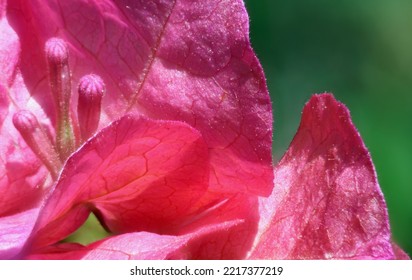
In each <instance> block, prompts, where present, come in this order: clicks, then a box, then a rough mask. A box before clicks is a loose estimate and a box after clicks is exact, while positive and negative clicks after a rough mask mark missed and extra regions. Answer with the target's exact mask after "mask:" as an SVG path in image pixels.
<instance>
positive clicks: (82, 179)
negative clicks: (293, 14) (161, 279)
mask: <svg viewBox="0 0 412 280" xmlns="http://www.w3.org/2000/svg"><path fill="white" fill-rule="evenodd" d="M0 15H1V19H0V30H1V33H0V68H1V75H0V81H1V83H0V130H1V135H0V143H1V144H0V149H1V161H0V175H1V177H0V178H1V179H0V258H3V259H242V258H251V259H258V258H259V259H280V258H287V259H294V258H297V259H311V258H316V259H393V258H397V257H398V258H407V256H406V254H404V253H403V252H402V250H401V249H400V248H399V247H397V246H396V245H392V243H391V239H390V229H389V224H388V216H387V210H386V205H385V202H384V199H383V195H382V193H381V191H380V188H379V185H378V183H377V180H376V174H375V171H374V168H373V165H372V162H371V159H370V156H369V154H368V152H367V150H366V148H365V146H364V144H363V143H362V140H361V138H360V136H359V134H358V132H357V131H356V129H355V128H354V126H353V124H352V122H351V120H350V116H349V112H348V110H347V109H346V107H345V106H344V105H342V104H340V103H339V102H337V101H336V100H335V99H334V98H333V97H332V96H331V95H329V94H322V95H315V96H314V97H312V99H311V100H310V101H309V102H308V104H307V105H306V106H305V109H304V112H303V116H302V122H301V126H300V128H299V130H298V132H297V134H296V136H295V139H294V140H293V142H292V144H291V146H290V148H289V150H288V151H287V152H286V155H285V156H284V158H283V159H282V161H281V162H280V163H279V164H277V166H276V167H273V165H272V156H271V146H272V111H271V102H270V99H269V95H268V92H267V88H266V82H265V77H264V74H263V71H262V69H261V66H260V64H259V62H258V60H257V58H256V56H255V54H254V52H253V50H252V48H251V46H250V42H249V38H248V32H249V22H248V17H247V13H246V10H245V7H244V4H243V2H242V1H240V0H239V1H238V0H233V1H183V0H176V1H171V0H164V1H160V0H159V1H109V0H105V1H83V0H72V1H57V0H54V1H52V0H49V1H40V0H35V1H23V0H16V1H5V0H3V1H0ZM90 213H94V214H95V215H96V216H97V217H98V219H99V221H100V222H101V223H102V225H103V226H104V227H105V229H107V231H108V232H110V233H111V234H112V235H113V236H111V237H108V238H105V239H103V240H99V241H97V242H94V243H92V244H89V245H86V246H84V245H80V244H75V243H61V241H62V240H63V239H65V238H66V237H67V236H69V235H70V234H72V233H73V232H75V231H76V230H77V229H78V228H79V227H80V226H81V225H82V224H83V223H84V222H85V221H86V219H87V217H88V216H89V215H90Z"/></svg>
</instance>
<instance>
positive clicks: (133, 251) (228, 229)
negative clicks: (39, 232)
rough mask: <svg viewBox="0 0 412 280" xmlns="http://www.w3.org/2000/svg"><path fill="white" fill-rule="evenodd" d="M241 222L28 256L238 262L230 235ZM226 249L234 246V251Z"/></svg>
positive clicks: (127, 237)
mask: <svg viewBox="0 0 412 280" xmlns="http://www.w3.org/2000/svg"><path fill="white" fill-rule="evenodd" d="M241 223H242V221H241V220H238V221H232V222H228V223H223V224H219V225H217V226H205V227H203V228H201V229H199V230H198V231H194V232H191V233H189V234H187V235H181V236H175V235H158V234H155V233H149V232H136V233H128V234H123V235H118V236H114V237H110V238H107V239H104V240H101V241H98V242H95V243H92V244H90V245H88V246H81V245H78V244H57V245H54V246H50V247H46V248H44V249H43V250H41V251H39V252H37V253H34V254H32V255H29V256H28V257H27V258H28V259H83V260H96V259H98V260H108V259H116V260H130V259H138V260H165V259H233V258H239V255H238V254H236V251H235V250H233V248H236V245H238V244H237V242H236V240H233V241H235V243H234V244H230V243H229V242H228V240H230V235H231V233H233V232H234V231H235V230H236V229H235V228H236V226H238V225H239V224H241ZM228 245H235V246H234V247H231V246H228Z"/></svg>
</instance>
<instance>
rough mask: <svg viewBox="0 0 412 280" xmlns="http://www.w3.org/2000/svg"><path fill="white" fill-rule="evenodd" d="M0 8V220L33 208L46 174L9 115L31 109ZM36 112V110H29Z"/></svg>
mask: <svg viewBox="0 0 412 280" xmlns="http://www.w3.org/2000/svg"><path fill="white" fill-rule="evenodd" d="M4 8H5V7H4V5H3V4H0V9H1V10H0V16H1V18H0V30H1V36H0V73H1V75H0V217H2V216H5V215H12V214H15V213H18V212H20V211H24V210H27V209H29V208H31V207H34V206H35V205H36V204H37V203H38V202H39V200H40V198H41V195H42V192H43V190H42V186H43V184H44V182H45V180H46V176H47V172H46V170H45V168H42V165H41V162H40V161H39V160H38V159H37V158H36V157H35V156H34V155H33V153H32V152H31V150H30V149H29V148H28V147H27V145H26V144H25V143H24V141H23V139H22V138H21V136H20V134H19V133H18V132H17V131H16V130H15V129H14V126H13V123H12V118H13V114H14V113H15V112H16V111H17V110H18V109H19V108H20V107H25V106H28V105H29V106H32V104H31V103H30V102H29V94H28V92H27V89H26V88H25V85H24V83H23V81H22V77H21V74H20V72H19V71H17V65H18V63H19V55H20V44H19V38H18V36H17V34H16V33H15V32H14V31H13V29H12V28H11V27H10V24H9V21H8V20H7V18H6V15H5V10H4ZM33 109H36V106H33Z"/></svg>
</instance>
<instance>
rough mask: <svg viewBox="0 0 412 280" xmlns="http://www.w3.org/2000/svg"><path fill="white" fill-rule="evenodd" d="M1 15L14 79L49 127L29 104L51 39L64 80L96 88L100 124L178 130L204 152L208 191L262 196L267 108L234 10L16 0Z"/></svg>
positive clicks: (266, 178)
mask: <svg viewBox="0 0 412 280" xmlns="http://www.w3.org/2000/svg"><path fill="white" fill-rule="evenodd" d="M8 12H9V17H10V18H12V19H13V24H14V27H15V29H16V30H18V33H19V37H20V38H21V41H22V46H23V49H22V56H21V60H22V64H23V65H24V67H23V71H24V72H23V75H24V77H25V79H26V80H27V83H28V85H29V88H30V91H31V93H32V95H33V97H34V98H38V99H39V101H40V102H41V104H42V105H43V107H44V108H45V110H46V111H47V112H48V114H49V116H51V118H52V119H53V118H54V117H53V114H52V113H53V104H51V102H49V101H48V100H49V99H48V98H44V97H42V98H39V97H40V96H44V92H47V91H48V88H47V87H48V85H47V79H46V72H45V69H46V67H45V63H44V59H43V57H42V50H43V44H44V42H45V41H46V40H47V39H48V38H50V37H52V36H53V37H54V36H58V37H61V38H63V39H65V40H66V41H67V42H68V44H69V46H70V48H71V56H70V60H71V61H70V63H71V67H72V70H73V81H75V82H76V81H78V80H79V79H80V77H81V76H83V75H85V74H89V73H95V74H98V75H99V76H101V77H102V78H103V79H104V80H105V81H106V84H107V94H106V96H105V97H104V99H103V110H104V111H105V114H106V116H105V117H104V118H103V119H102V121H101V125H107V123H108V121H110V120H113V119H115V118H117V117H118V116H121V115H122V114H124V113H125V111H138V112H140V113H143V114H145V115H147V116H148V117H151V118H158V119H167V120H179V121H185V122H186V123H188V124H190V125H192V126H193V127H195V128H196V129H198V130H199V131H200V132H201V133H202V136H203V137H204V139H205V141H206V143H207V145H208V146H209V147H210V158H211V165H212V169H211V175H210V185H211V189H212V190H214V191H219V192H239V191H240V192H248V193H254V194H259V195H268V194H269V193H270V191H271V189H272V186H273V185H272V181H273V173H272V166H271V164H272V159H271V146H272V143H271V141H272V140H271V136H272V113H271V104H270V100H269V95H268V92H267V89H266V83H265V78H264V75H263V71H262V69H261V66H260V64H259V62H258V60H257V59H256V57H255V55H254V53H253V51H252V49H251V47H250V42H249V38H248V32H249V26H248V17H247V13H246V10H245V7H244V4H243V1H241V0H235V1H218V0H213V1H189V2H188V1H181V0H180V1H171V0H170V1H160V0H157V1H126V0H118V1H108V0H105V1H85V0H75V1H70V2H68V1H57V0H55V1H38V0H35V1H22V0H20V1H11V3H10V4H9V11H8ZM26 19H30V21H28V20H26ZM73 99H74V100H77V97H76V96H74V97H73ZM233 166H236V167H237V168H233Z"/></svg>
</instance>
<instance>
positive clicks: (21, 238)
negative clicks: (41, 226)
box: [0, 208, 39, 260]
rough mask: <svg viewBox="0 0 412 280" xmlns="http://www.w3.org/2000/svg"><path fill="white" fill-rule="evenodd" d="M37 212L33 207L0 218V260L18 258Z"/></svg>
mask: <svg viewBox="0 0 412 280" xmlns="http://www.w3.org/2000/svg"><path fill="white" fill-rule="evenodd" d="M38 212H39V209H38V208H33V209H30V210H27V211H25V212H21V213H18V214H15V215H10V216H6V217H2V218H0V260H1V259H13V258H18V256H19V254H20V252H21V250H22V249H23V247H24V245H25V243H26V240H27V238H28V237H29V235H30V233H31V230H32V228H33V226H34V223H35V221H36V218H37V214H38Z"/></svg>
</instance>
